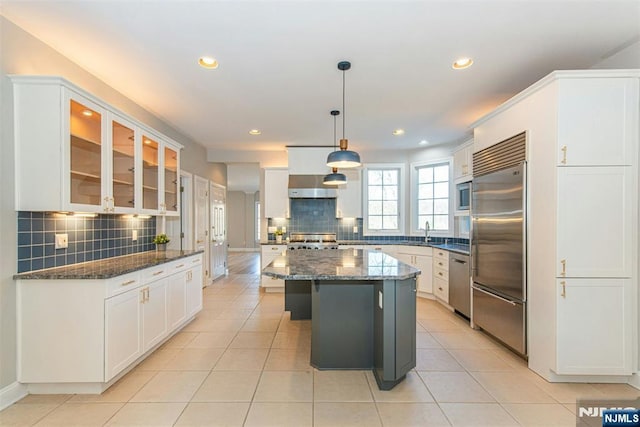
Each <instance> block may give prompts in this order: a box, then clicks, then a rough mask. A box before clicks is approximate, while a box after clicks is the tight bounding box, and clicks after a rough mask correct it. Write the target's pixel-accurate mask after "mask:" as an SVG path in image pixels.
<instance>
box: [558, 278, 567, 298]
mask: <svg viewBox="0 0 640 427" xmlns="http://www.w3.org/2000/svg"><path fill="white" fill-rule="evenodd" d="M560 285H561V286H562V292H560V296H561V297H562V298H565V297H566V296H567V287H566V285H567V284H566V282H565V281H564V280H563V281H562V282H560Z"/></svg>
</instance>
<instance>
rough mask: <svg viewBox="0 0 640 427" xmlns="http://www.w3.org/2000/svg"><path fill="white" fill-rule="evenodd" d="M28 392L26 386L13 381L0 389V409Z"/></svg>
mask: <svg viewBox="0 0 640 427" xmlns="http://www.w3.org/2000/svg"><path fill="white" fill-rule="evenodd" d="M27 394H29V392H28V390H27V386H25V385H24V384H20V383H19V382H17V381H16V382H14V383H12V384H9V385H8V386H6V387H5V388H3V389H1V390H0V411H2V410H3V409H4V408H6V407H7V406H10V405H13V404H14V403H16V402H17V401H18V400H20V399H22V398H23V397H25V396H26V395H27Z"/></svg>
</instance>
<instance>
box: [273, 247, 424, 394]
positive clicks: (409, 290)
mask: <svg viewBox="0 0 640 427" xmlns="http://www.w3.org/2000/svg"><path fill="white" fill-rule="evenodd" d="M262 274H264V275H265V276H270V277H275V278H279V279H284V280H285V310H286V311H290V312H291V319H292V320H294V321H295V320H301V319H311V365H312V366H314V367H315V368H317V369H321V370H325V369H371V370H373V374H374V376H375V378H376V381H377V383H378V387H379V388H380V389H381V390H390V389H391V388H393V387H394V386H395V385H396V384H398V383H399V382H401V381H402V380H403V379H404V378H405V376H406V374H407V372H408V371H410V370H411V369H413V368H414V367H415V365H416V276H417V275H418V274H420V270H418V269H416V268H414V267H412V266H410V265H408V264H405V263H403V262H401V261H398V260H397V259H395V258H393V257H391V256H389V255H387V254H384V253H382V252H379V251H373V250H366V249H365V250H362V249H337V250H294V251H287V252H286V253H285V254H284V255H282V256H279V257H278V258H276V259H275V260H273V261H272V262H271V263H270V264H269V265H268V266H267V267H265V268H264V269H263V270H262Z"/></svg>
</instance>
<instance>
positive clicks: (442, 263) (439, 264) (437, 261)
mask: <svg viewBox="0 0 640 427" xmlns="http://www.w3.org/2000/svg"><path fill="white" fill-rule="evenodd" d="M433 268H440V269H442V270H447V271H448V270H449V258H438V257H433Z"/></svg>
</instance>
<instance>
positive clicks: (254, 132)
mask: <svg viewBox="0 0 640 427" xmlns="http://www.w3.org/2000/svg"><path fill="white" fill-rule="evenodd" d="M261 133H262V132H261V131H260V129H251V130H250V131H249V135H260V134H261Z"/></svg>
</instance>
